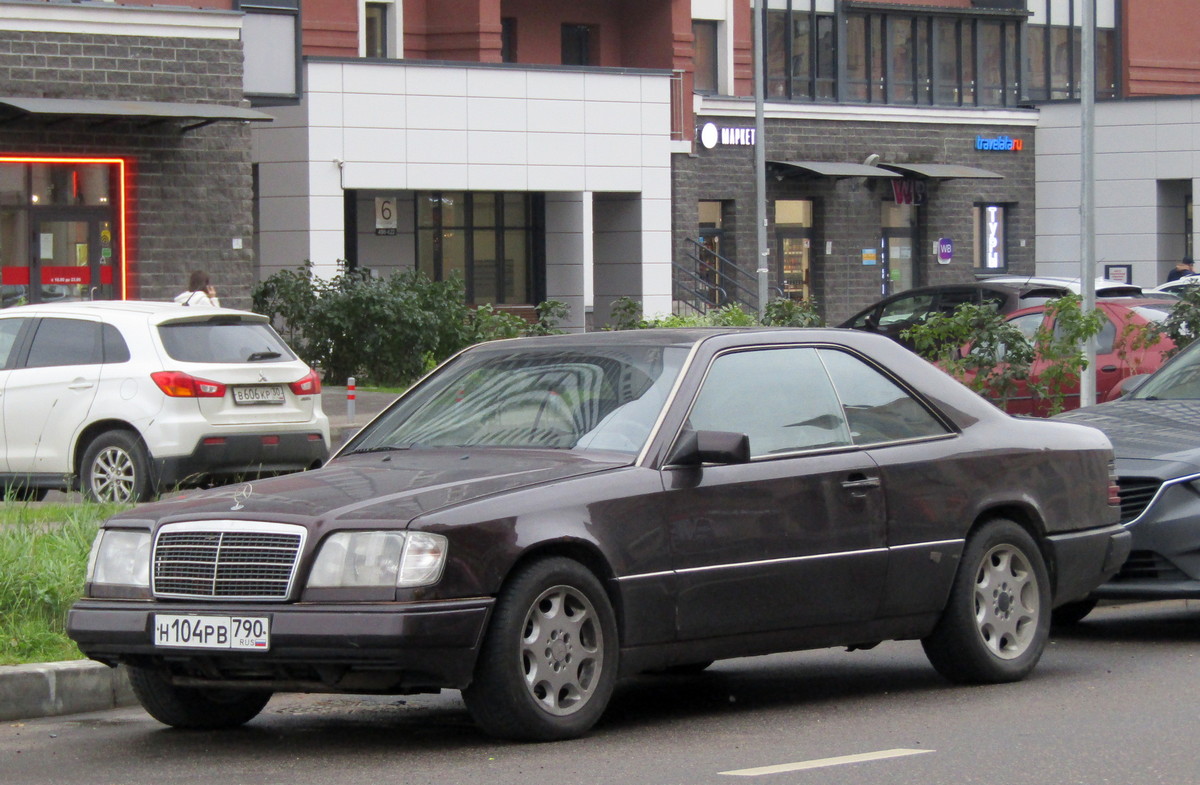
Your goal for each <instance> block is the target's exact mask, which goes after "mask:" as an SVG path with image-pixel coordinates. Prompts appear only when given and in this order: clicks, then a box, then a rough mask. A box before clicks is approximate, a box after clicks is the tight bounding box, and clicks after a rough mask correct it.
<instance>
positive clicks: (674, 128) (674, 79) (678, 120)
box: [671, 71, 688, 142]
mask: <svg viewBox="0 0 1200 785" xmlns="http://www.w3.org/2000/svg"><path fill="white" fill-rule="evenodd" d="M684 73H685V72H684V71H672V72H671V141H672V142H682V141H684V140H686V139H687V138H688V137H687V135H686V133H685V130H684V129H685V128H686V123H685V122H684V119H685V117H686V114H687V105H686V104H685V103H684V100H683V99H684V91H683V87H684V81H683V75H684Z"/></svg>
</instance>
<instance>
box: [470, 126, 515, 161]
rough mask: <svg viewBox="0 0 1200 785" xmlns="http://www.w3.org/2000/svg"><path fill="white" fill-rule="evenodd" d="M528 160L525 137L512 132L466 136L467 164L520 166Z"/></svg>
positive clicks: (474, 132)
mask: <svg viewBox="0 0 1200 785" xmlns="http://www.w3.org/2000/svg"><path fill="white" fill-rule="evenodd" d="M527 160H528V150H527V149H526V136H525V134H523V133H517V132H514V131H471V132H469V133H468V134H467V163H468V164H472V165H474V164H521V165H524V164H525V162H526V161H527Z"/></svg>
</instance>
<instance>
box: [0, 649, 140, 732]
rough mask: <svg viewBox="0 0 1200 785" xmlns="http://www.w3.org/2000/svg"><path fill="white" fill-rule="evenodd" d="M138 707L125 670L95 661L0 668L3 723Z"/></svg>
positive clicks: (0, 719)
mask: <svg viewBox="0 0 1200 785" xmlns="http://www.w3.org/2000/svg"><path fill="white" fill-rule="evenodd" d="M136 703H137V698H135V697H134V696H133V691H132V690H131V689H130V687H129V677H128V676H127V675H126V673H125V670H124V669H123V668H110V667H108V666H107V665H104V664H102V663H99V662H93V661H91V660H71V661H69V662H43V663H39V664H36V665H0V721H7V720H24V719H33V718H35V717H53V716H57V715H60V714H79V713H83V712H89V711H104V710H106V709H114V708H119V707H121V706H132V705H135V704H136Z"/></svg>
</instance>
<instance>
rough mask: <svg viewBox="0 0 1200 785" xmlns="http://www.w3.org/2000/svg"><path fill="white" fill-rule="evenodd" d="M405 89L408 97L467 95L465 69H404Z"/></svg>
mask: <svg viewBox="0 0 1200 785" xmlns="http://www.w3.org/2000/svg"><path fill="white" fill-rule="evenodd" d="M385 67H387V66H385ZM405 79H406V80H407V81H406V83H405V89H406V90H407V92H408V94H409V95H456V96H465V95H466V94H467V69H465V68H441V67H437V66H432V67H425V68H406V69H405Z"/></svg>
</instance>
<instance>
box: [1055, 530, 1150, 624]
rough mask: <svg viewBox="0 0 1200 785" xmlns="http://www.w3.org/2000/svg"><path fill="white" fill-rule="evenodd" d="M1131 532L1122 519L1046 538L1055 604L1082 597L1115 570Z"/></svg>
mask: <svg viewBox="0 0 1200 785" xmlns="http://www.w3.org/2000/svg"><path fill="white" fill-rule="evenodd" d="M1132 539H1133V538H1132V536H1131V535H1130V534H1129V532H1128V531H1127V530H1126V529H1125V527H1124V526H1122V525H1121V524H1119V523H1114V524H1112V525H1111V526H1103V527H1101V528H1098V529H1088V530H1086V531H1078V532H1069V533H1066V534H1055V535H1051V536H1049V537H1047V538H1046V541H1047V543H1048V546H1049V551H1050V554H1049V555H1050V559H1051V562H1052V564H1053V565H1054V605H1055V606H1058V605H1062V604H1063V603H1065V602H1073V601H1074V600H1082V599H1083V598H1084V597H1087V596H1088V595H1089V594H1091V593H1092V591H1093V590H1094V589H1095V588H1096V587H1097V586H1099V585H1100V584H1102V583H1104V581H1106V580H1108V579H1109V578H1111V577H1112V576H1113V575H1115V574H1116V572H1117V570H1119V569H1121V565H1122V564H1124V563H1125V559H1126V558H1128V556H1129V550H1130V546H1131V542H1132Z"/></svg>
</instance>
